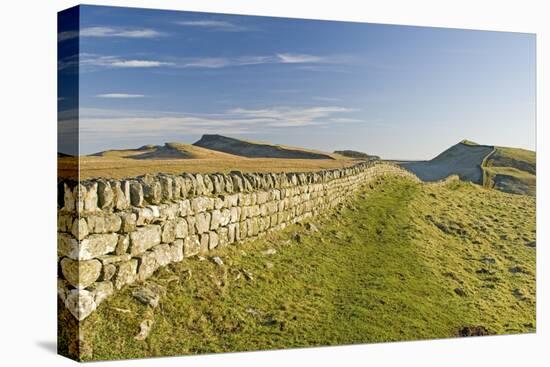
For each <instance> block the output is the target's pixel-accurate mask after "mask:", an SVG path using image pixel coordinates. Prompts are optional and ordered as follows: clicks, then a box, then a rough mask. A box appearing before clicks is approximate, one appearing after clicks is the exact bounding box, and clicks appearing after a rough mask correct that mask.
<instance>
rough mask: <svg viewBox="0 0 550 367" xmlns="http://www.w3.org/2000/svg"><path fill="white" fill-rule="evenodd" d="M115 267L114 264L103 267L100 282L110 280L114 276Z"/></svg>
mask: <svg viewBox="0 0 550 367" xmlns="http://www.w3.org/2000/svg"><path fill="white" fill-rule="evenodd" d="M116 271H117V269H116V265H114V264H106V265H103V269H102V270H101V279H102V280H111V279H113V277H114V276H115V274H116Z"/></svg>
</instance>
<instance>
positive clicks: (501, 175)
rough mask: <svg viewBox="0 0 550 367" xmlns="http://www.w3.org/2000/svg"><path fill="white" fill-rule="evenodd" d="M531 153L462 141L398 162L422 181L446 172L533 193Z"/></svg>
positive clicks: (461, 177)
mask: <svg viewBox="0 0 550 367" xmlns="http://www.w3.org/2000/svg"><path fill="white" fill-rule="evenodd" d="M535 157H536V156H535V152H533V151H530V150H525V149H518V148H507V147H499V146H490V145H480V144H476V143H474V142H472V141H468V140H464V141H462V142H460V143H458V144H456V145H453V146H452V147H450V148H449V149H447V150H445V151H444V152H442V153H441V154H439V155H438V156H437V157H435V158H434V159H432V160H429V161H417V162H401V163H400V165H401V166H402V167H403V168H406V169H408V170H410V171H411V172H413V173H414V174H416V175H417V176H418V177H419V178H420V179H421V180H423V181H437V180H441V179H444V178H446V177H448V176H450V175H458V176H459V177H460V179H461V180H464V181H470V182H474V183H476V184H479V185H483V186H485V187H491V188H495V189H497V190H500V191H504V192H509V193H514V194H527V195H534V194H535V191H536V190H535V187H536V177H535V175H536V159H535Z"/></svg>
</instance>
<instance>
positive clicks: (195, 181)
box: [58, 163, 416, 320]
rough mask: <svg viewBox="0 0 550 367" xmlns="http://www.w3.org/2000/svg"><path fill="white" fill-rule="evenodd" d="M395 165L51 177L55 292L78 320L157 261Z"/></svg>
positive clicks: (244, 231) (228, 236)
mask: <svg viewBox="0 0 550 367" xmlns="http://www.w3.org/2000/svg"><path fill="white" fill-rule="evenodd" d="M388 174H391V175H402V176H409V177H413V178H416V177H415V176H413V175H411V174H410V173H408V172H407V171H405V170H403V169H401V168H399V167H398V166H395V165H389V164H382V163H360V164H358V165H356V166H353V167H349V168H343V169H335V170H326V171H320V172H310V173H262V174H260V173H258V174H254V173H241V172H232V173H230V174H221V173H213V174H204V175H202V174H183V175H178V176H173V175H164V174H160V175H155V176H141V177H136V178H132V179H127V180H99V179H98V180H88V181H81V182H70V181H67V182H60V184H59V185H58V187H59V188H60V190H61V192H60V194H59V195H58V263H59V269H60V271H59V279H58V295H59V297H60V299H61V300H62V301H63V302H64V304H65V306H66V307H67V308H68V309H69V311H70V312H71V313H72V315H74V316H75V318H77V319H78V320H83V319H85V318H86V317H87V316H88V315H90V314H91V313H92V312H93V311H94V310H95V309H96V308H97V307H98V306H99V304H100V303H101V302H102V301H103V300H104V299H105V298H107V297H108V296H109V295H111V294H112V293H113V292H114V291H116V290H118V289H121V288H122V287H124V286H125V285H127V284H131V283H134V282H142V281H144V280H146V279H147V278H148V277H150V276H151V275H152V274H153V273H154V272H155V271H156V270H157V269H159V268H160V267H163V266H166V265H168V264H170V263H173V262H180V261H184V260H185V258H188V257H191V256H195V255H198V254H204V253H207V252H208V251H210V250H212V249H214V248H217V247H223V246H228V245H231V244H234V243H237V242H242V241H245V240H248V239H254V238H257V237H258V236H259V235H262V234H264V233H265V232H268V231H277V230H281V229H283V228H285V227H286V226H287V225H289V224H292V223H295V222H299V221H301V220H303V219H305V218H308V217H311V216H313V215H316V214H318V213H320V212H322V211H325V210H329V209H330V208H332V207H334V206H335V205H337V204H338V203H340V202H342V201H343V200H345V198H346V197H347V196H348V195H349V194H350V193H352V192H354V191H355V190H356V189H358V188H360V187H361V186H362V185H364V184H367V183H368V182H369V181H370V180H372V179H374V178H376V177H379V176H381V175H388Z"/></svg>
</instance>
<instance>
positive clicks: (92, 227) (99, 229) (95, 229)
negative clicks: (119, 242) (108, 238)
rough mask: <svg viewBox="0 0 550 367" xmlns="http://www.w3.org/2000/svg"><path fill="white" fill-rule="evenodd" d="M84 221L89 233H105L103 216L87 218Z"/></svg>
mask: <svg viewBox="0 0 550 367" xmlns="http://www.w3.org/2000/svg"><path fill="white" fill-rule="evenodd" d="M86 221H87V224H88V230H89V231H90V233H105V232H106V231H107V227H106V225H105V217H104V216H103V215H90V216H87V217H86Z"/></svg>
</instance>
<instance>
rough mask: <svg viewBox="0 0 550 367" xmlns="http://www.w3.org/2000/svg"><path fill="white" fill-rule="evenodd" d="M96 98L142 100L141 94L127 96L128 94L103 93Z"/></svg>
mask: <svg viewBox="0 0 550 367" xmlns="http://www.w3.org/2000/svg"><path fill="white" fill-rule="evenodd" d="M96 97H98V98H143V97H145V95H143V94H128V93H104V94H98V95H96Z"/></svg>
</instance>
